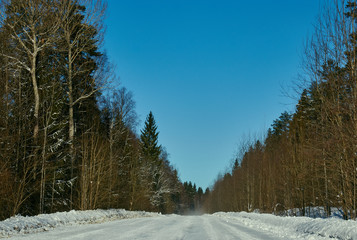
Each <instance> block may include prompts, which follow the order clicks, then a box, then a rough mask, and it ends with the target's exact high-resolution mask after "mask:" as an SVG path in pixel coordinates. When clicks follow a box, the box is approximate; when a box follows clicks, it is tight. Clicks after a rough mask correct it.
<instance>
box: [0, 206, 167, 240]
mask: <svg viewBox="0 0 357 240" xmlns="http://www.w3.org/2000/svg"><path fill="white" fill-rule="evenodd" d="M159 215H160V214H158V213H148V212H139V211H136V212H134V211H126V210H123V209H110V210H88V211H70V212H59V213H52V214H40V215H37V216H34V217H23V216H16V217H11V218H9V219H6V220H4V221H1V222H0V238H3V237H9V236H14V235H26V236H27V234H29V233H37V232H46V231H51V230H53V229H54V228H58V227H63V226H75V225H83V224H96V223H103V222H109V221H114V220H118V219H128V218H141V217H154V216H159Z"/></svg>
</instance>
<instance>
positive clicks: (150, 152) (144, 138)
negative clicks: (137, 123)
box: [140, 111, 161, 162]
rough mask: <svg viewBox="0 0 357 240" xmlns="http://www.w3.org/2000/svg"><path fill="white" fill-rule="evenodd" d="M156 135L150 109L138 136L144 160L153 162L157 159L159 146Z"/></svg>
mask: <svg viewBox="0 0 357 240" xmlns="http://www.w3.org/2000/svg"><path fill="white" fill-rule="evenodd" d="M158 136H159V132H158V131H157V125H156V122H155V118H154V115H153V114H152V112H151V111H150V113H149V115H148V116H147V117H146V121H145V126H144V129H143V130H141V136H140V139H141V143H142V153H143V157H144V158H145V159H146V160H149V161H150V160H151V161H153V162H158V161H159V156H160V153H161V146H159V145H158Z"/></svg>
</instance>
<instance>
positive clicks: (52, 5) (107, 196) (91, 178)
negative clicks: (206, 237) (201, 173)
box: [0, 0, 203, 219]
mask: <svg viewBox="0 0 357 240" xmlns="http://www.w3.org/2000/svg"><path fill="white" fill-rule="evenodd" d="M105 9H106V5H105V4H104V3H103V2H101V1H99V0H96V1H95V0H26V1H24V0H8V1H7V0H3V1H1V3H0V13H1V15H0V45H1V47H0V67H1V72H0V85H1V86H0V96H1V98H0V99H1V100H0V179H1V184H0V219H4V218H7V217H9V216H13V215H16V214H22V215H35V214H39V213H51V212H55V211H67V210H72V209H79V210H87V209H96V208H104V209H105V208H126V209H129V210H148V211H160V212H163V213H173V212H174V213H185V212H188V211H192V210H194V208H195V207H196V206H199V205H200V198H201V196H202V194H203V191H202V189H201V188H198V189H197V188H196V186H195V185H194V184H192V183H191V182H185V183H182V182H181V181H180V179H179V177H178V172H177V170H176V169H175V168H173V167H172V165H171V164H170V162H169V160H168V154H167V152H166V151H165V148H164V147H163V146H161V145H160V144H159V141H158V138H159V131H158V126H157V124H156V122H155V118H154V115H153V113H151V112H150V113H148V116H147V118H146V121H145V126H144V128H143V129H142V130H141V131H140V133H137V132H136V127H137V122H138V119H137V115H136V112H135V101H134V99H133V95H132V93H131V92H130V91H128V90H126V88H125V87H123V86H119V87H115V84H114V83H116V82H117V79H115V78H114V77H113V76H114V74H113V67H112V65H111V64H110V63H109V62H108V59H107V57H106V54H105V51H104V50H103V46H102V42H103V38H104V29H105V26H104V25H103V19H104V17H105Z"/></svg>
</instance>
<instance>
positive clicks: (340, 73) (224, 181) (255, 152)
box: [205, 0, 357, 219]
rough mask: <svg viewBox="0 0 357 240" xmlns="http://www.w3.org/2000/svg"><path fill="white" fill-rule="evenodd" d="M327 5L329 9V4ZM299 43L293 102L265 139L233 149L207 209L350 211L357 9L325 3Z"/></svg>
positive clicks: (356, 193) (356, 140) (355, 177)
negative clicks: (300, 59)
mask: <svg viewBox="0 0 357 240" xmlns="http://www.w3.org/2000/svg"><path fill="white" fill-rule="evenodd" d="M331 2H334V3H331ZM331 2H330V5H329V6H326V8H325V9H324V11H323V13H322V14H321V16H320V17H319V18H318V20H317V24H316V25H315V30H316V31H315V32H314V34H313V35H312V36H311V38H310V39H309V41H308V42H307V43H306V51H305V54H304V57H303V64H302V70H301V77H300V81H299V92H300V96H299V99H298V103H297V105H296V108H295V111H294V112H293V113H291V114H290V113H288V112H284V113H282V114H281V116H280V117H279V118H278V119H276V120H275V121H274V122H273V124H272V128H270V129H269V130H268V132H267V133H266V134H265V137H263V138H261V139H259V138H258V139H256V140H253V141H248V140H247V141H246V142H245V143H243V144H242V145H241V146H240V149H239V151H238V152H239V154H238V155H237V159H236V161H235V162H234V164H232V165H233V166H232V167H231V169H230V171H229V172H227V173H226V174H224V175H223V176H222V177H220V178H219V179H218V180H217V181H216V182H215V184H214V186H213V188H212V191H211V195H210V197H209V199H208V200H207V202H206V205H205V206H206V209H207V210H208V211H210V212H214V211H254V210H256V209H257V210H259V211H261V212H270V213H271V212H275V213H277V214H278V213H281V212H283V211H285V210H288V209H294V208H300V210H301V212H302V213H303V214H304V215H305V214H306V215H307V214H308V210H309V207H314V206H324V207H325V212H326V214H327V215H329V214H331V207H338V208H339V209H340V210H341V211H342V212H343V215H344V218H345V219H348V218H352V219H356V213H357V209H356V207H357V202H356V201H357V58H356V56H357V28H356V26H357V4H356V1H343V0H342V1H331Z"/></svg>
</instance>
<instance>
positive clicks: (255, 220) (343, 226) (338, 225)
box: [214, 212, 357, 240]
mask: <svg viewBox="0 0 357 240" xmlns="http://www.w3.org/2000/svg"><path fill="white" fill-rule="evenodd" d="M214 215H215V216H218V217H221V218H224V219H226V220H232V221H239V222H241V223H243V224H245V225H246V226H248V227H254V228H260V229H263V230H267V231H269V232H273V233H275V234H277V235H278V236H281V237H286V238H289V239H291V238H296V239H309V238H310V237H311V239H316V237H321V238H336V239H356V240H357V222H356V221H353V220H348V221H345V220H342V219H339V218H327V219H321V218H317V219H312V218H309V217H279V216H274V215H272V214H258V213H246V212H240V213H222V212H219V213H215V214H214Z"/></svg>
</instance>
